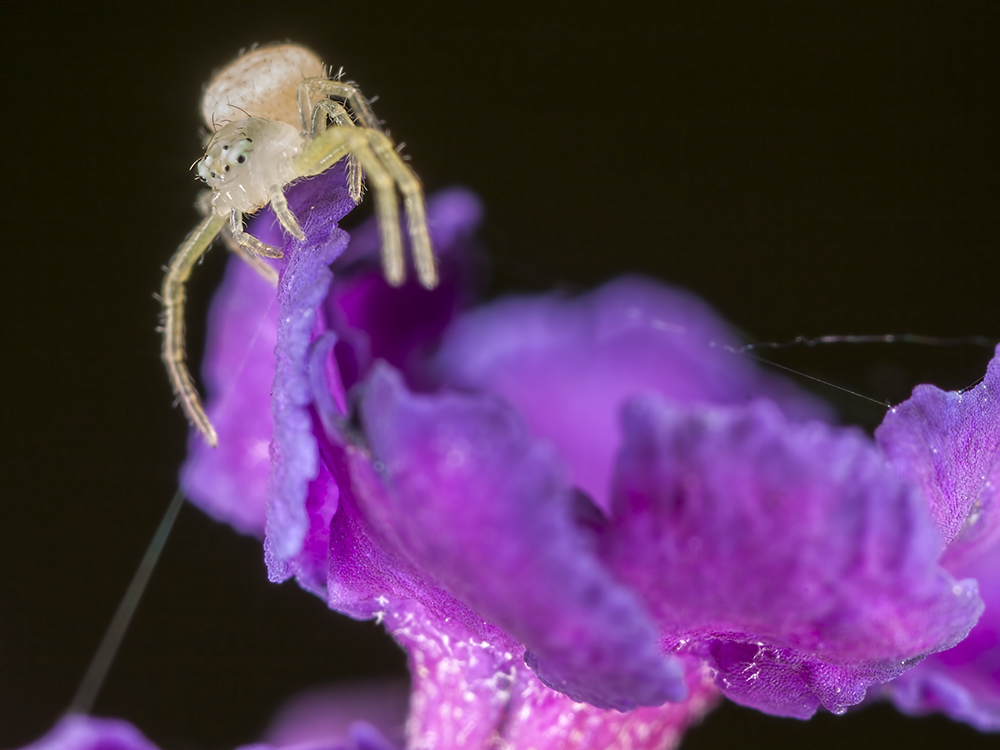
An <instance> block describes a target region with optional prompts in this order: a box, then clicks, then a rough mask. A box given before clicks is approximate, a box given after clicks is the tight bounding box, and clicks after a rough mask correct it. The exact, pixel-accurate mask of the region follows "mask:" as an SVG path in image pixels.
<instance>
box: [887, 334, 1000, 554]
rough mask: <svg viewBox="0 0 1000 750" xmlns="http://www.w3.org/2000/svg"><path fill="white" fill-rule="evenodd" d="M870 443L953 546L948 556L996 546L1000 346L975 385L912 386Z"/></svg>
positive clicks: (999, 536) (999, 527)
mask: <svg viewBox="0 0 1000 750" xmlns="http://www.w3.org/2000/svg"><path fill="white" fill-rule="evenodd" d="M875 439H876V441H877V442H878V444H879V447H880V448H881V449H882V451H883V452H884V453H885V455H886V456H887V457H888V459H889V461H890V462H891V463H892V465H893V467H894V468H895V469H896V471H898V472H899V473H900V474H901V475H902V476H905V477H907V478H908V479H910V480H911V481H913V482H914V483H916V484H917V485H918V486H919V487H920V489H921V490H922V491H923V493H924V497H925V498H926V499H927V503H928V506H929V507H930V509H931V512H932V513H933V514H934V518H935V520H936V521H937V524H938V528H939V529H940V531H941V535H942V537H943V538H944V541H945V543H951V542H952V540H953V539H954V540H955V543H954V544H953V545H952V548H951V549H949V555H950V556H954V555H956V554H959V553H962V554H966V552H965V551H964V550H963V549H962V548H965V547H969V546H975V547H980V546H994V545H997V544H1000V347H998V355H997V357H994V359H993V361H992V362H991V363H990V365H989V369H988V371H987V373H986V377H985V379H984V380H983V382H982V383H980V384H979V385H978V386H976V387H975V388H971V389H969V390H967V391H952V392H948V391H942V390H940V389H939V388H935V387H934V386H932V385H921V386H917V388H915V389H914V391H913V396H912V397H911V398H910V399H909V400H907V401H905V402H903V403H902V404H900V405H899V406H896V407H893V408H892V409H890V411H889V413H888V414H886V417H885V420H884V421H883V422H882V424H881V425H880V426H879V428H878V430H876V432H875ZM956 536H959V537H960V538H958V539H956Z"/></svg>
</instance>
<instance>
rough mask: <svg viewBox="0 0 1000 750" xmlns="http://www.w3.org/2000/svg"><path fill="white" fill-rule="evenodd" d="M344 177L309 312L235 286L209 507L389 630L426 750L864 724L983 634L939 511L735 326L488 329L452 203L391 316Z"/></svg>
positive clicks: (645, 292) (314, 220)
mask: <svg viewBox="0 0 1000 750" xmlns="http://www.w3.org/2000/svg"><path fill="white" fill-rule="evenodd" d="M337 179H338V178H337V177H336V175H334V176H330V177H326V178H325V179H324V178H321V179H317V180H312V181H310V182H307V183H303V184H302V185H300V186H299V187H298V188H297V189H296V190H293V191H291V193H290V196H289V199H290V202H291V203H292V205H293V208H296V207H300V209H299V210H300V212H301V209H302V208H306V207H308V208H309V209H310V212H309V216H310V218H309V220H308V221H307V222H306V224H305V225H304V229H305V231H306V234H307V240H306V242H304V243H296V242H294V241H293V242H292V243H291V244H289V245H288V246H287V247H286V250H285V252H286V260H285V261H284V266H283V271H282V278H281V282H280V284H279V289H278V295H277V303H275V302H274V292H273V290H271V289H268V288H267V286H266V284H265V283H264V282H261V281H258V280H257V279H256V278H255V277H253V276H252V275H251V272H250V271H249V270H248V269H244V268H242V267H241V266H239V265H233V266H231V268H230V272H229V276H228V277H227V281H226V283H225V285H224V287H223V290H222V292H220V295H219V296H218V298H217V300H216V303H215V306H214V308H213V321H212V333H211V334H210V340H209V348H208V356H207V358H206V380H207V381H208V385H209V391H210V394H211V399H210V401H209V413H210V415H211V416H212V418H213V420H214V421H215V423H216V425H217V427H218V430H219V435H220V448H219V449H218V450H217V451H212V450H210V449H208V448H206V447H205V446H204V445H203V444H202V443H201V442H200V441H199V440H198V439H197V438H196V437H195V438H193V439H192V444H191V455H190V459H189V462H188V464H187V465H186V467H185V470H184V482H185V487H186V489H187V491H188V493H189V495H190V496H191V497H192V499H194V500H195V501H196V502H199V503H200V504H201V505H202V506H203V507H205V508H206V510H208V511H209V512H211V513H213V514H214V515H215V516H216V517H218V518H220V519H222V520H227V521H229V522H231V523H233V524H234V525H235V526H237V528H240V529H241V530H243V531H249V532H253V533H258V534H260V533H262V532H263V533H264V535H265V550H266V557H267V562H268V567H269V571H270V575H271V578H272V580H285V579H287V578H289V577H295V578H296V579H297V580H298V581H299V582H300V584H301V585H303V586H304V587H305V588H307V589H309V590H311V591H313V592H315V593H317V594H319V595H321V596H324V597H325V598H326V599H327V601H328V602H329V604H330V606H331V607H333V608H335V609H337V610H339V611H341V612H345V613H346V614H349V615H351V616H352V617H357V618H371V617H374V618H378V619H380V620H382V621H383V622H384V623H385V625H386V627H387V628H388V629H389V631H390V632H391V633H392V634H393V636H394V637H395V638H396V639H397V641H399V642H400V643H401V644H402V645H403V646H404V648H406V649H407V651H408V653H409V655H410V664H411V672H412V675H413V684H414V688H413V696H412V699H411V714H410V724H409V737H410V746H412V747H459V746H462V747H485V746H487V745H489V744H490V743H491V742H495V741H496V740H497V739H502V740H504V741H507V742H510V743H511V744H512V746H525V747H528V746H541V747H546V746H555V745H557V744H559V743H560V742H573V744H574V746H577V747H584V748H586V747H593V748H598V747H601V748H603V747H608V746H610V745H611V744H612V743H613V742H615V741H617V742H619V743H622V744H623V745H624V744H626V740H627V741H628V742H630V743H631V746H634V747H640V748H644V747H669V746H671V745H672V744H675V743H676V742H677V741H678V739H679V737H680V734H681V733H682V732H683V729H684V728H685V727H686V726H687V725H688V724H690V723H691V722H692V721H695V720H697V719H698V718H699V717H700V716H701V715H703V714H704V713H705V712H706V711H707V710H709V709H710V708H711V706H712V705H714V702H715V700H716V695H717V691H719V690H721V691H722V692H723V693H724V694H725V695H727V696H728V697H730V698H732V699H733V700H736V701H737V702H740V703H743V704H745V705H750V706H754V707H757V708H759V709H761V710H764V711H767V712H769V713H773V714H778V715H786V716H797V717H803V718H804V717H808V716H810V715H811V714H812V713H814V712H815V711H816V710H817V708H818V707H820V706H823V707H825V708H827V709H828V710H831V711H835V712H838V713H839V712H843V711H844V710H846V709H847V707H849V706H851V705H854V704H856V703H858V702H860V701H861V700H862V699H863V698H864V695H865V691H866V690H867V688H868V687H869V686H871V685H873V684H876V683H883V682H887V681H888V680H891V679H893V678H894V677H897V676H898V675H900V674H901V673H903V672H904V671H905V670H906V669H907V668H909V667H911V666H912V665H913V664H915V663H916V662H918V661H919V660H920V659H921V658H922V657H924V656H925V655H926V654H929V653H934V652H939V651H942V650H944V649H948V648H950V647H952V646H954V645H955V644H956V643H958V642H959V641H961V640H962V638H964V637H965V636H966V635H967V634H968V632H969V630H970V629H971V628H972V626H973V625H974V624H975V622H976V619H977V618H978V616H979V614H980V612H981V609H982V603H981V601H980V600H979V598H978V596H977V593H976V583H975V581H973V580H961V581H959V580H956V578H955V577H953V575H952V574H951V573H949V571H948V570H946V569H945V568H943V567H942V566H941V565H939V563H938V558H939V556H940V553H941V549H942V540H941V537H940V534H939V531H938V526H937V525H936V523H935V517H938V516H939V514H936V515H935V516H932V513H931V511H930V510H929V506H928V501H927V499H926V497H925V494H924V493H925V492H926V490H924V489H923V488H921V487H920V486H919V485H918V484H915V483H914V482H913V480H912V478H911V477H910V476H909V475H908V474H907V473H906V472H905V471H902V470H900V469H898V468H897V467H895V466H893V465H889V464H888V463H887V461H886V459H885V456H884V455H883V454H882V453H881V452H880V450H879V448H878V447H877V446H876V445H875V444H874V443H873V442H872V441H871V440H870V439H868V438H866V437H865V436H864V435H863V434H862V433H861V432H860V431H856V430H852V429H843V428H839V427H834V426H831V425H830V424H828V423H827V422H826V421H823V420H824V418H826V417H827V416H828V415H827V412H826V409H825V408H824V407H823V406H822V405H820V404H818V403H817V402H815V401H814V400H813V399H811V398H809V397H807V396H805V395H803V394H802V393H800V392H798V391H797V390H796V389H794V388H792V387H791V386H789V385H788V384H787V383H785V382H783V381H781V380H778V379H776V378H774V377H771V376H769V375H768V374H766V373H763V372H761V371H759V370H758V369H757V368H755V367H754V366H753V365H752V364H751V363H749V362H747V361H745V360H743V359H740V358H738V357H736V356H733V355H732V354H730V353H729V351H728V350H727V347H728V346H730V345H732V344H734V343H736V342H735V339H734V337H733V335H732V334H731V333H730V332H729V331H728V329H727V328H726V327H725V326H724V324H722V323H721V322H720V321H719V320H718V319H717V318H716V317H715V316H714V314H713V313H712V312H711V310H709V309H708V308H707V307H706V306H705V305H704V304H703V303H701V302H699V301H698V300H697V299H695V298H693V297H691V296H689V295H687V294H684V293H681V292H677V291H675V290H670V289H667V288H665V287H662V286H660V285H658V284H654V283H652V282H648V281H644V280H640V279H624V280H620V281H617V282H614V283H611V284H609V285H607V286H605V287H603V288H601V289H598V290H596V291H594V292H592V293H589V294H586V295H582V296H580V297H577V298H566V297H560V296H546V297H540V298H515V299H510V300H505V301H500V302H497V303H493V304H491V305H487V306H485V307H482V308H478V309H470V302H471V300H470V299H469V293H468V289H469V278H470V269H469V261H468V258H469V253H468V252H467V249H468V245H469V237H470V235H471V233H472V230H473V229H474V227H475V224H476V223H477V221H478V217H479V207H478V204H477V203H476V201H475V199H474V198H472V197H471V196H469V195H468V194H466V193H463V192H459V191H453V192H450V193H446V194H444V195H441V196H438V197H437V198H436V199H435V200H433V201H432V202H431V203H430V207H429V210H430V216H431V222H432V223H431V232H432V236H433V237H434V241H435V246H436V248H437V250H438V252H439V253H440V255H441V258H442V277H443V279H444V280H445V283H443V284H442V286H441V287H440V288H438V289H436V290H434V291H431V292H428V291H425V290H422V289H420V288H418V287H416V286H415V285H408V286H405V287H403V288H402V289H399V290H393V289H390V288H389V287H387V286H386V285H385V284H384V282H383V281H382V280H381V277H380V275H379V271H378V266H377V262H376V258H375V256H376V252H377V238H375V236H374V235H373V234H372V233H371V232H370V231H368V232H365V231H362V232H360V233H358V235H357V236H356V237H355V238H354V239H353V240H352V242H351V249H350V251H349V253H347V254H345V250H346V248H347V242H348V239H347V236H346V235H345V234H344V233H343V232H342V231H340V230H338V229H336V227H335V225H334V222H335V221H336V220H337V219H339V218H340V216H342V215H343V213H345V212H346V210H347V209H348V208H349V206H348V203H349V202H348V201H347V198H346V195H345V194H344V191H343V190H342V189H341V188H340V187H339V186H338V183H337V182H336V180H337ZM257 231H258V232H260V231H261V230H260V229H259V228H258V229H257ZM338 258H339V261H338V265H337V266H335V270H336V274H335V273H333V272H331V271H330V269H329V267H328V266H329V264H330V263H331V262H333V261H335V260H337V259H338ZM341 269H343V270H341ZM248 311H252V312H248ZM275 332H276V333H275ZM272 341H273V342H276V345H275V348H274V350H273V355H272V354H271V353H270V351H269V350H268V346H269V343H270V342H272ZM262 342H263V343H262ZM272 379H273V385H272ZM268 417H270V418H268ZM228 440H231V441H232V442H231V443H230V444H229V445H228V446H227V441H228ZM889 443H890V444H892V443H893V441H892V440H889ZM265 445H269V446H270V462H269V467H268V466H265V464H264V461H263V457H264V451H263V447H264V446H265ZM883 449H885V446H883ZM265 476H267V480H266V481H267V485H266V493H265V489H264V481H265V480H264V477H265ZM251 505H252V506H253V507H252V508H249V507H247V506H251ZM262 507H266V520H264V513H262V510H261V509H262ZM954 572H955V573H960V572H962V571H958V570H956V571H954ZM620 712H627V713H620Z"/></svg>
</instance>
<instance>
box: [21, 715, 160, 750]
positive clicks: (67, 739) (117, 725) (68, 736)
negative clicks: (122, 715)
mask: <svg viewBox="0 0 1000 750" xmlns="http://www.w3.org/2000/svg"><path fill="white" fill-rule="evenodd" d="M24 750H157V747H156V745H154V744H153V743H152V742H150V741H149V740H147V739H146V738H145V737H144V736H143V734H142V732H140V731H139V730H138V729H136V728H135V727H134V726H132V725H131V724H129V723H128V722H127V721H121V720H120V719H98V718H95V717H93V716H80V715H69V716H64V717H63V718H62V719H60V720H59V723H58V724H56V725H55V727H53V728H52V731H50V732H49V733H48V734H47V735H45V736H44V737H42V738H41V739H40V740H38V741H37V742H34V743H32V744H31V745H28V746H27V747H26V748H24Z"/></svg>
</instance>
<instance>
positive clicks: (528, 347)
mask: <svg viewBox="0 0 1000 750" xmlns="http://www.w3.org/2000/svg"><path fill="white" fill-rule="evenodd" d="M736 346H738V343H737V341H736V338H735V337H734V335H733V334H732V332H731V331H730V330H729V329H728V328H727V327H726V325H725V324H724V323H723V322H722V321H721V320H720V319H719V318H718V317H717V316H716V315H715V314H714V313H713V312H712V310H711V309H710V308H709V307H708V306H707V305H705V303H703V302H702V301H700V300H699V299H697V298H695V297H694V296H692V295H690V294H687V293H686V292H682V291H678V290H676V289H670V288H668V287H665V286H662V285H660V284H657V283H655V282H652V281H649V280H645V279H640V278H624V279H619V280H617V281H613V282H611V283H609V284H606V285H605V286H603V287H601V288H600V289H597V290H595V291H593V292H590V293H588V294H583V295H580V296H579V297H576V298H567V297H564V296H546V297H531V298H528V297H524V298H513V299H508V300H504V301H501V302H497V303H494V304H491V305H489V306H487V307H484V308H481V309H479V310H476V311H474V312H472V313H471V314H469V315H466V316H464V317H463V318H462V319H461V320H459V321H458V322H457V323H456V325H454V326H453V327H452V328H451V329H450V330H449V332H448V335H447V337H446V339H445V341H444V343H443V345H442V349H441V352H440V354H439V357H438V360H437V367H438V376H439V378H440V379H441V380H442V381H443V382H445V383H447V384H451V385H455V386H460V387H463V388H468V389H474V390H477V391H484V392H488V393H493V394H496V395H499V396H503V397H504V398H506V399H507V400H509V401H510V402H511V403H512V404H514V405H515V406H516V407H517V408H518V410H519V411H520V413H521V415H522V417H523V418H524V420H525V422H526V423H527V425H528V428H529V429H530V431H531V432H532V434H534V435H535V436H536V437H539V438H544V439H546V440H549V441H550V442H552V443H553V444H554V445H555V447H556V449H557V450H558V452H559V454H560V455H561V456H562V457H563V458H564V459H565V460H566V461H567V463H568V464H569V467H570V470H571V472H572V478H571V481H572V483H573V484H574V485H575V486H577V487H580V488H581V489H583V490H584V492H586V493H587V494H588V495H590V496H591V497H592V498H594V500H595V502H597V504H598V505H600V506H602V507H604V508H605V509H606V508H607V493H608V488H609V486H610V480H611V474H612V469H613V463H614V456H615V452H616V450H617V447H618V430H617V420H618V414H619V411H620V409H621V407H622V405H623V404H624V402H625V401H626V400H627V399H629V398H631V397H633V396H635V395H637V394H640V393H645V392H654V393H659V394H661V395H663V396H665V397H668V398H672V399H676V400H678V401H683V402H686V403H715V404H742V403H746V402H747V401H748V400H749V399H751V398H753V397H759V396H768V397H771V398H774V399H775V401H776V402H777V403H779V404H781V408H782V409H783V410H784V411H785V412H786V413H787V414H789V415H790V416H792V417H794V418H804V417H826V416H828V415H829V412H828V410H827V409H826V407H825V406H823V405H821V404H819V403H818V402H816V401H815V400H813V399H811V398H808V397H806V396H804V395H803V394H802V393H801V392H799V391H798V390H796V389H794V388H793V387H791V386H790V385H789V384H787V383H786V382H784V381H781V380H779V379H777V378H772V377H770V376H769V375H767V374H765V373H762V372H761V371H760V370H759V369H758V368H757V367H756V366H755V365H754V363H753V362H752V361H750V360H748V359H745V358H742V357H740V356H737V355H735V354H733V353H732V352H731V351H729V350H727V347H729V348H730V349H731V348H732V347H736Z"/></svg>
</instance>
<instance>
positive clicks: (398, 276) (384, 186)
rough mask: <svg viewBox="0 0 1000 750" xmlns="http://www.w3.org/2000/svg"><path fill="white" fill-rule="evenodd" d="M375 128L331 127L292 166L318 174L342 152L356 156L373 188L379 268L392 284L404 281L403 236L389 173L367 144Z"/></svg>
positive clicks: (299, 171) (301, 171) (394, 187)
mask: <svg viewBox="0 0 1000 750" xmlns="http://www.w3.org/2000/svg"><path fill="white" fill-rule="evenodd" d="M372 133H377V131H374V130H369V129H367V128H330V129H328V130H326V131H324V132H323V133H321V134H320V135H319V136H318V137H317V138H316V139H315V140H313V141H312V142H310V143H309V145H307V146H306V147H305V149H303V150H302V152H301V153H300V154H299V155H298V156H297V157H296V158H295V163H294V164H293V169H294V170H295V171H296V172H297V173H298V174H299V175H301V176H302V177H308V176H311V175H315V174H319V173H320V172H324V171H326V170H327V169H328V168H329V167H331V166H332V165H334V164H336V163H337V162H338V161H340V160H341V159H343V158H344V157H345V156H348V155H350V154H353V155H354V156H355V157H357V160H358V163H359V164H360V165H361V168H362V169H363V170H364V171H365V173H366V174H367V175H368V179H369V181H370V182H371V184H372V187H374V189H375V216H376V219H377V221H378V227H379V233H380V234H381V235H382V269H383V272H384V273H385V278H386V280H387V281H388V282H389V283H390V284H392V285H393V286H398V285H399V284H402V283H403V278H404V276H405V274H406V264H405V263H404V261H403V240H402V236H401V233H400V231H399V203H398V201H397V200H396V186H395V182H394V180H393V177H392V174H390V172H389V171H388V170H386V168H385V166H384V165H383V164H382V162H381V160H380V159H379V158H378V157H377V156H376V155H375V152H374V151H372V149H371V147H370V145H369V138H370V135H371V134H372Z"/></svg>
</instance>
